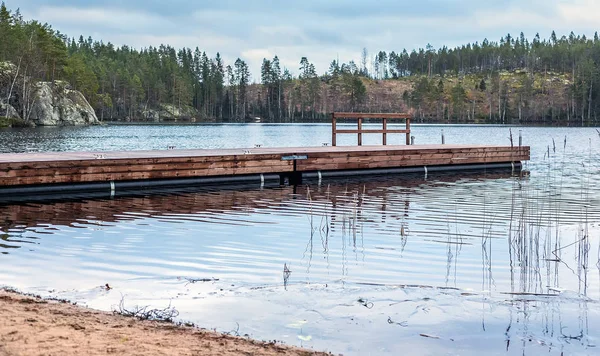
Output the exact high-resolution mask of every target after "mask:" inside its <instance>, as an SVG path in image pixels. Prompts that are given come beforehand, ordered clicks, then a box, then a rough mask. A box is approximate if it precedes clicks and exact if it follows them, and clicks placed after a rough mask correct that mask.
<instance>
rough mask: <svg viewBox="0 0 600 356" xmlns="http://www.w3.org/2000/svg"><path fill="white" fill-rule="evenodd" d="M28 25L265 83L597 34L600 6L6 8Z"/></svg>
mask: <svg viewBox="0 0 600 356" xmlns="http://www.w3.org/2000/svg"><path fill="white" fill-rule="evenodd" d="M4 1H5V3H6V6H7V7H8V8H9V9H11V10H15V9H16V8H20V10H21V13H22V14H23V16H24V17H25V19H36V20H38V21H40V22H47V23H49V24H50V25H52V27H53V28H54V29H57V30H59V31H60V32H62V33H64V34H67V35H68V36H71V37H79V35H83V36H84V37H85V38H87V37H88V36H91V37H92V38H94V39H95V40H100V39H101V40H103V41H104V42H112V43H113V44H115V45H119V46H120V45H124V44H126V45H129V46H131V47H134V48H138V49H140V48H142V47H147V46H159V45H160V44H163V43H164V44H170V45H171V46H173V47H175V48H181V47H189V48H192V49H194V48H196V47H198V48H200V50H201V51H206V52H207V54H209V55H210V56H211V57H214V55H216V53H217V52H219V53H220V54H221V56H223V58H224V59H225V61H226V62H227V63H228V64H231V63H233V62H234V61H235V59H236V58H238V57H239V58H242V59H243V60H245V61H246V62H247V63H248V64H249V66H250V69H251V72H252V74H253V78H252V79H253V80H254V81H259V80H260V77H259V74H258V73H260V64H261V63H262V60H263V58H268V59H270V58H272V57H273V56H275V55H277V56H278V57H279V59H280V61H281V63H282V66H285V67H287V68H288V69H290V71H291V72H292V73H296V74H297V72H298V67H299V62H300V59H301V57H303V56H305V57H307V58H308V60H309V61H310V62H311V63H314V64H315V66H316V68H317V71H318V72H319V73H324V72H325V71H327V69H328V68H329V64H330V63H331V61H332V60H333V59H337V58H339V60H340V61H341V62H348V61H350V60H354V61H355V62H356V63H359V62H360V58H361V53H362V51H363V48H366V49H367V51H368V53H369V55H375V53H377V52H378V51H380V50H384V51H386V52H391V51H396V52H400V51H402V50H403V49H404V48H406V49H407V50H408V51H409V52H410V51H411V50H412V49H418V48H425V46H427V44H431V45H432V46H433V47H434V48H439V47H441V46H444V45H446V46H448V47H454V46H457V45H462V44H466V43H473V42H475V41H479V42H481V41H482V40H483V39H484V38H487V39H488V40H490V41H492V40H493V41H497V40H499V39H500V37H504V36H505V35H506V34H507V33H511V35H513V36H514V37H516V36H518V35H519V33H520V32H524V34H525V37H527V38H529V39H531V38H533V37H534V36H535V34H536V33H539V34H540V36H541V37H542V38H548V37H549V36H550V34H551V33H552V31H553V30H554V31H556V34H557V35H558V36H559V37H560V36H561V35H568V34H569V33H570V32H571V31H574V32H575V33H576V34H585V35H586V36H588V37H589V36H593V34H594V32H595V31H597V30H598V27H600V26H599V22H598V20H597V14H599V13H600V0H520V1H518V0H411V1H405V0H377V1H358V0H345V1H342V0H303V1H296V0H288V1H277V0H251V1H250V0H213V1H205V0H197V1H189V0H170V1H164V0H163V1H158V0H87V1H77V0H4Z"/></svg>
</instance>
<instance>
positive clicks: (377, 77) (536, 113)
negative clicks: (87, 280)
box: [0, 4, 600, 125]
mask: <svg viewBox="0 0 600 356" xmlns="http://www.w3.org/2000/svg"><path fill="white" fill-rule="evenodd" d="M309 59H310V53H307V56H306V57H302V58H301V59H299V62H298V63H299V64H298V68H291V69H288V68H283V67H282V66H281V63H280V60H279V58H278V57H277V56H275V57H274V58H265V59H264V60H263V63H262V65H261V68H260V78H252V77H251V74H250V73H251V70H250V68H249V67H248V64H247V63H246V62H245V61H244V60H243V59H241V58H238V59H237V60H235V61H234V62H233V63H225V61H224V60H223V58H222V57H221V56H220V54H219V53H216V54H207V53H206V52H204V51H202V50H201V49H200V48H198V47H197V48H194V49H191V48H181V49H176V48H173V47H171V46H169V45H168V44H165V45H160V46H159V47H148V48H143V49H140V50H137V49H133V48H131V47H128V46H126V45H124V46H121V47H117V46H114V45H113V44H111V43H104V42H103V41H101V40H93V39H92V38H90V37H88V38H87V39H86V38H84V37H83V36H80V37H79V38H78V39H75V38H71V37H68V36H67V35H65V34H62V33H60V32H58V31H56V30H54V29H52V27H51V26H50V25H48V24H42V23H39V22H37V21H35V20H25V19H23V17H22V15H21V14H20V12H19V11H18V10H15V11H11V10H9V9H7V8H6V7H5V6H4V4H2V5H1V6H0V104H4V106H3V107H2V108H4V110H2V109H0V117H1V116H9V115H8V111H9V109H8V107H9V106H10V107H12V108H14V109H15V111H16V113H17V114H18V116H19V117H20V118H21V119H23V120H25V121H27V120H28V118H29V116H30V111H31V107H32V103H33V102H34V101H35V100H36V99H35V98H36V96H35V90H36V85H35V83H36V82H56V81H61V82H66V83H68V85H69V87H70V88H71V89H73V90H77V91H80V92H81V93H83V95H84V96H85V98H86V99H87V101H88V102H89V103H90V104H91V106H92V107H93V109H94V111H95V112H96V115H97V116H98V118H99V119H100V120H101V121H166V120H171V121H173V120H190V121H201V122H207V121H210V122H245V121H248V120H256V119H257V118H260V120H261V121H264V122H295V121H318V120H327V113H329V112H332V111H362V112H394V111H410V112H412V113H413V114H414V115H415V117H416V118H417V119H419V120H421V121H423V122H450V123H453V122H476V123H539V124H553V123H568V124H578V125H586V124H587V125H591V124H596V123H597V122H598V121H597V119H598V118H597V115H598V113H600V95H599V94H598V93H599V90H600V67H599V66H600V40H599V38H598V35H597V33H596V34H595V35H594V36H593V38H587V37H586V36H584V35H576V34H574V33H570V34H569V35H566V36H561V37H559V36H557V35H556V34H555V33H554V32H552V34H551V35H550V37H549V38H548V39H542V38H541V37H540V36H539V35H536V36H535V37H534V38H533V39H532V40H529V39H527V38H526V37H525V35H524V34H523V33H521V34H520V35H519V36H517V37H513V36H511V35H506V36H505V37H504V38H502V39H500V40H499V41H488V40H487V39H485V40H483V41H482V42H481V43H478V42H476V43H472V44H466V45H463V46H460V47H455V48H448V47H442V48H439V49H435V48H433V47H432V46H430V45H428V46H427V47H425V48H422V49H418V50H412V51H410V52H409V51H407V50H406V49H405V50H402V51H399V52H396V51H391V52H386V51H377V52H372V53H370V52H369V51H368V50H367V49H364V50H363V52H362V55H361V59H360V60H359V63H356V62H354V61H350V62H348V63H340V62H338V61H337V60H333V61H332V62H331V64H330V66H329V68H327V70H326V71H325V72H323V73H318V72H317V69H316V67H315V65H314V64H313V63H311V62H310V60H309ZM293 73H298V74H297V75H295V74H293ZM6 104H8V105H6Z"/></svg>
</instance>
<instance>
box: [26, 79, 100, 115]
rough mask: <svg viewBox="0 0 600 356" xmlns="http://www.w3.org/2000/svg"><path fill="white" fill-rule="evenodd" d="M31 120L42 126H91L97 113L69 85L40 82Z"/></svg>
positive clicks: (56, 82) (57, 82)
mask: <svg viewBox="0 0 600 356" xmlns="http://www.w3.org/2000/svg"><path fill="white" fill-rule="evenodd" d="M36 85H37V88H36V94H35V101H34V103H33V106H32V109H31V116H30V117H29V120H31V121H32V122H34V123H35V124H36V125H40V126H61V125H91V124H97V123H99V121H98V118H97V117H96V113H95V112H94V109H93V108H92V107H91V105H90V104H89V103H88V101H87V100H86V99H85V97H84V96H83V94H81V92H78V91H76V90H71V89H70V88H69V86H68V84H67V83H65V82H60V81H55V82H39V83H37V84H36Z"/></svg>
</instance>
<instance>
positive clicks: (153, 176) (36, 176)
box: [0, 145, 530, 195]
mask: <svg viewBox="0 0 600 356" xmlns="http://www.w3.org/2000/svg"><path fill="white" fill-rule="evenodd" d="M529 158H530V148H529V147H527V146H522V147H517V146H515V147H511V146H483V145H408V146H323V147H298V148H251V149H220V150H154V151H128V152H52V153H6V154H0V194H13V195H14V194H17V195H18V194H43V193H55V192H67V191H90V190H102V191H104V190H110V191H114V190H115V189H143V188H148V187H157V186H172V185H194V184H203V183H224V182H236V183H237V182H257V183H260V184H263V183H265V182H266V181H268V182H277V181H278V182H279V183H280V184H298V183H300V182H302V180H303V179H307V178H311V179H312V178H316V179H322V178H323V177H331V176H354V175H360V174H386V173H402V172H424V173H425V174H427V172H433V171H436V170H438V171H440V170H444V171H454V170H456V171H459V170H464V169H469V170H473V169H494V168H507V169H513V170H518V169H520V167H521V162H522V161H527V160H529Z"/></svg>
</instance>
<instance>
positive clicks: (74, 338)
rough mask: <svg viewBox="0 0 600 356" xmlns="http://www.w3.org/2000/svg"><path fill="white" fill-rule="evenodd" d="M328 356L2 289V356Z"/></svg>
mask: <svg viewBox="0 0 600 356" xmlns="http://www.w3.org/2000/svg"><path fill="white" fill-rule="evenodd" d="M9 355H10V356H16V355H27V356H30V355H65V356H71V355H77V356H80V355H190V356H191V355H329V354H327V353H322V352H315V351H312V350H306V349H300V348H296V347H291V346H285V345H281V344H275V343H265V342H259V341H254V340H250V339H245V338H241V337H234V336H229V335H223V334H219V333H215V332H211V331H206V330H200V329H197V328H191V327H183V326H175V325H173V324H169V323H159V322H154V321H140V320H137V319H133V318H128V317H124V316H122V315H116V314H113V313H109V312H102V311H96V310H92V309H87V308H84V307H80V306H75V305H72V304H69V303H61V302H57V301H48V300H44V299H41V298H37V297H31V296H24V295H21V294H18V293H15V292H11V291H5V290H0V356H9Z"/></svg>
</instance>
